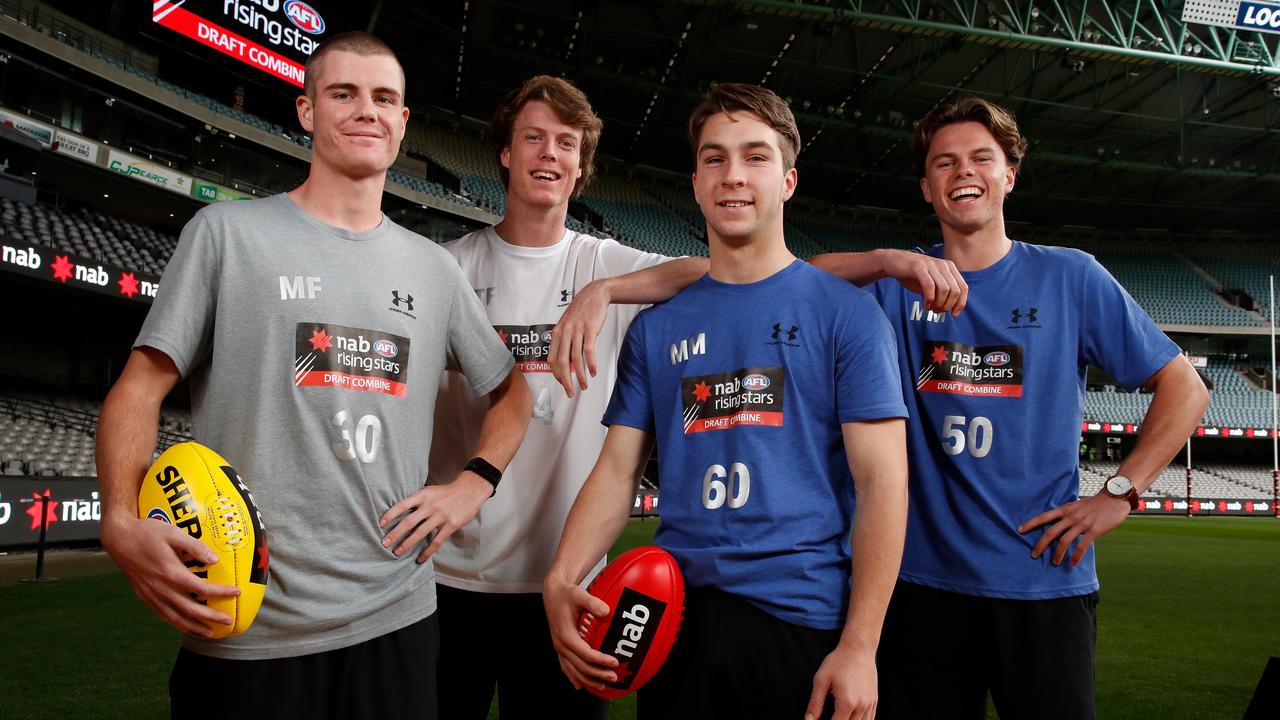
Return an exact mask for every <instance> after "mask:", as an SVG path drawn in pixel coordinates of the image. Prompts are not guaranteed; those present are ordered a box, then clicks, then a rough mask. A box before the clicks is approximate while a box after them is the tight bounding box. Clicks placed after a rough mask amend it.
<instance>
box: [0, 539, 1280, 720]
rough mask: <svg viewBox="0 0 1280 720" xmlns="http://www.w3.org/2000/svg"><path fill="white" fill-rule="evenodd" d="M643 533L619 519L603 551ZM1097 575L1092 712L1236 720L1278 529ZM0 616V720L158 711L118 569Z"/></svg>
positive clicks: (1279, 590)
mask: <svg viewBox="0 0 1280 720" xmlns="http://www.w3.org/2000/svg"><path fill="white" fill-rule="evenodd" d="M656 526H657V524H656V523H655V522H653V521H649V522H646V523H643V524H641V523H632V524H631V525H629V526H628V527H627V529H626V531H625V532H624V534H623V536H622V537H621V538H620V539H619V541H618V544H617V545H616V546H615V553H616V552H621V551H623V550H626V549H628V548H631V547H634V546H636V545H642V544H645V543H647V542H649V539H650V537H651V534H652V532H653V529H654V528H655V527H656ZM1098 567H1099V574H1100V575H1101V578H1102V603H1101V605H1100V606H1099V611H1098V612H1099V620H1098V622H1099V633H1098V634H1099V641H1098V679H1097V698H1098V715H1099V717H1100V718H1103V719H1104V720H1112V719H1115V720H1125V719H1127V718H1144V719H1145V718H1160V720H1179V719H1181V718H1239V717H1241V716H1242V715H1243V714H1244V709H1245V707H1246V706H1247V704H1248V702H1249V698H1250V697H1251V695H1252V693H1253V689H1254V686H1255V685H1256V684H1257V681H1258V677H1259V675H1260V674H1261V672H1262V668H1263V666H1264V664H1265V663H1266V660H1267V658H1268V657H1270V656H1272V655H1280V610H1278V609H1277V601H1280V522H1277V521H1275V520H1271V519H1265V518H1257V519H1255V518H1195V519H1191V520H1187V519H1182V518H1142V517H1137V518H1131V519H1129V520H1128V521H1127V522H1126V523H1125V524H1124V525H1123V526H1122V527H1121V528H1119V529H1118V530H1116V531H1115V532H1113V533H1112V534H1111V535H1109V536H1107V537H1105V538H1103V539H1102V542H1101V548H1100V553H1099V558H1098ZM0 618H2V619H3V635H2V636H0V638H2V639H0V715H2V716H3V717H15V718H17V717H21V718H31V719H32V720H38V719H41V718H159V717H164V716H166V715H167V713H168V701H167V689H166V683H167V680H168V675H169V667H170V664H171V663H172V661H173V656H174V653H175V652H176V648H177V644H178V637H177V634H176V633H175V632H174V631H172V630H170V629H169V628H168V627H167V626H165V625H164V624H163V623H161V622H160V621H159V620H157V619H155V618H154V617H152V616H151V614H150V613H149V612H148V611H147V610H146V608H145V607H144V606H143V605H142V603H141V602H140V601H138V600H137V599H136V598H135V597H134V595H133V592H132V590H131V589H130V588H129V586H128V583H127V582H126V581H125V580H124V578H123V577H122V576H120V575H119V574H118V573H108V574H102V575H97V576H90V577H78V578H70V579H66V580H63V581H62V582H59V583H53V584H48V585H24V584H18V583H16V582H14V583H7V584H5V585H3V586H0ZM493 717H496V714H495V715H493ZM610 717H611V718H632V717H634V703H633V702H632V701H631V699H629V698H628V699H625V700H622V701H619V702H615V703H614V704H613V706H612V708H611V712H610ZM797 717H799V715H797Z"/></svg>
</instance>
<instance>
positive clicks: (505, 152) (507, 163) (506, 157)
mask: <svg viewBox="0 0 1280 720" xmlns="http://www.w3.org/2000/svg"><path fill="white" fill-rule="evenodd" d="M498 160H499V161H501V162H502V167H504V168H506V169H508V170H510V169H511V146H510V145H507V146H506V147H504V148H502V152H501V153H499V154H498Z"/></svg>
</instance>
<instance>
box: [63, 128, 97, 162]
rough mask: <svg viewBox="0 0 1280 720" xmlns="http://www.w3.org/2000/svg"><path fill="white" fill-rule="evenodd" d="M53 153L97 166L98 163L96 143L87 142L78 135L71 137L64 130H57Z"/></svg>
mask: <svg viewBox="0 0 1280 720" xmlns="http://www.w3.org/2000/svg"><path fill="white" fill-rule="evenodd" d="M52 149H53V151H54V152H58V153H62V154H63V155H70V156H71V157H73V158H76V159H77V160H83V161H85V162H89V163H94V164H97V162H98V143H95V142H89V141H88V140H85V139H84V138H82V137H80V136H79V135H72V134H71V133H69V132H66V131H64V130H59V131H58V132H57V134H56V135H55V136H54V139H53V148H52Z"/></svg>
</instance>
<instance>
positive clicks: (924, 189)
mask: <svg viewBox="0 0 1280 720" xmlns="http://www.w3.org/2000/svg"><path fill="white" fill-rule="evenodd" d="M920 194H921V195H924V201H925V202H927V203H929V204H930V205H932V204H933V192H931V191H930V190H929V178H927V177H922V178H920Z"/></svg>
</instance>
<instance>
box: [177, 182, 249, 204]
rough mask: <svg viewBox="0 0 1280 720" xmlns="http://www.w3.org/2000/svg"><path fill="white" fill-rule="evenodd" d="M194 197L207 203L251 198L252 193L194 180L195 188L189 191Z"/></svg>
mask: <svg viewBox="0 0 1280 720" xmlns="http://www.w3.org/2000/svg"><path fill="white" fill-rule="evenodd" d="M191 194H192V195H193V196H194V197H195V199H197V200H203V201H204V202H208V203H215V202H229V201H231V200H252V199H253V196H252V195H246V194H244V193H242V192H236V191H235V190H230V189H228V188H224V187H222V186H221V185H214V184H213V183H207V182H198V181H197V182H196V186H195V188H194V189H193V190H192V193H191Z"/></svg>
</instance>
